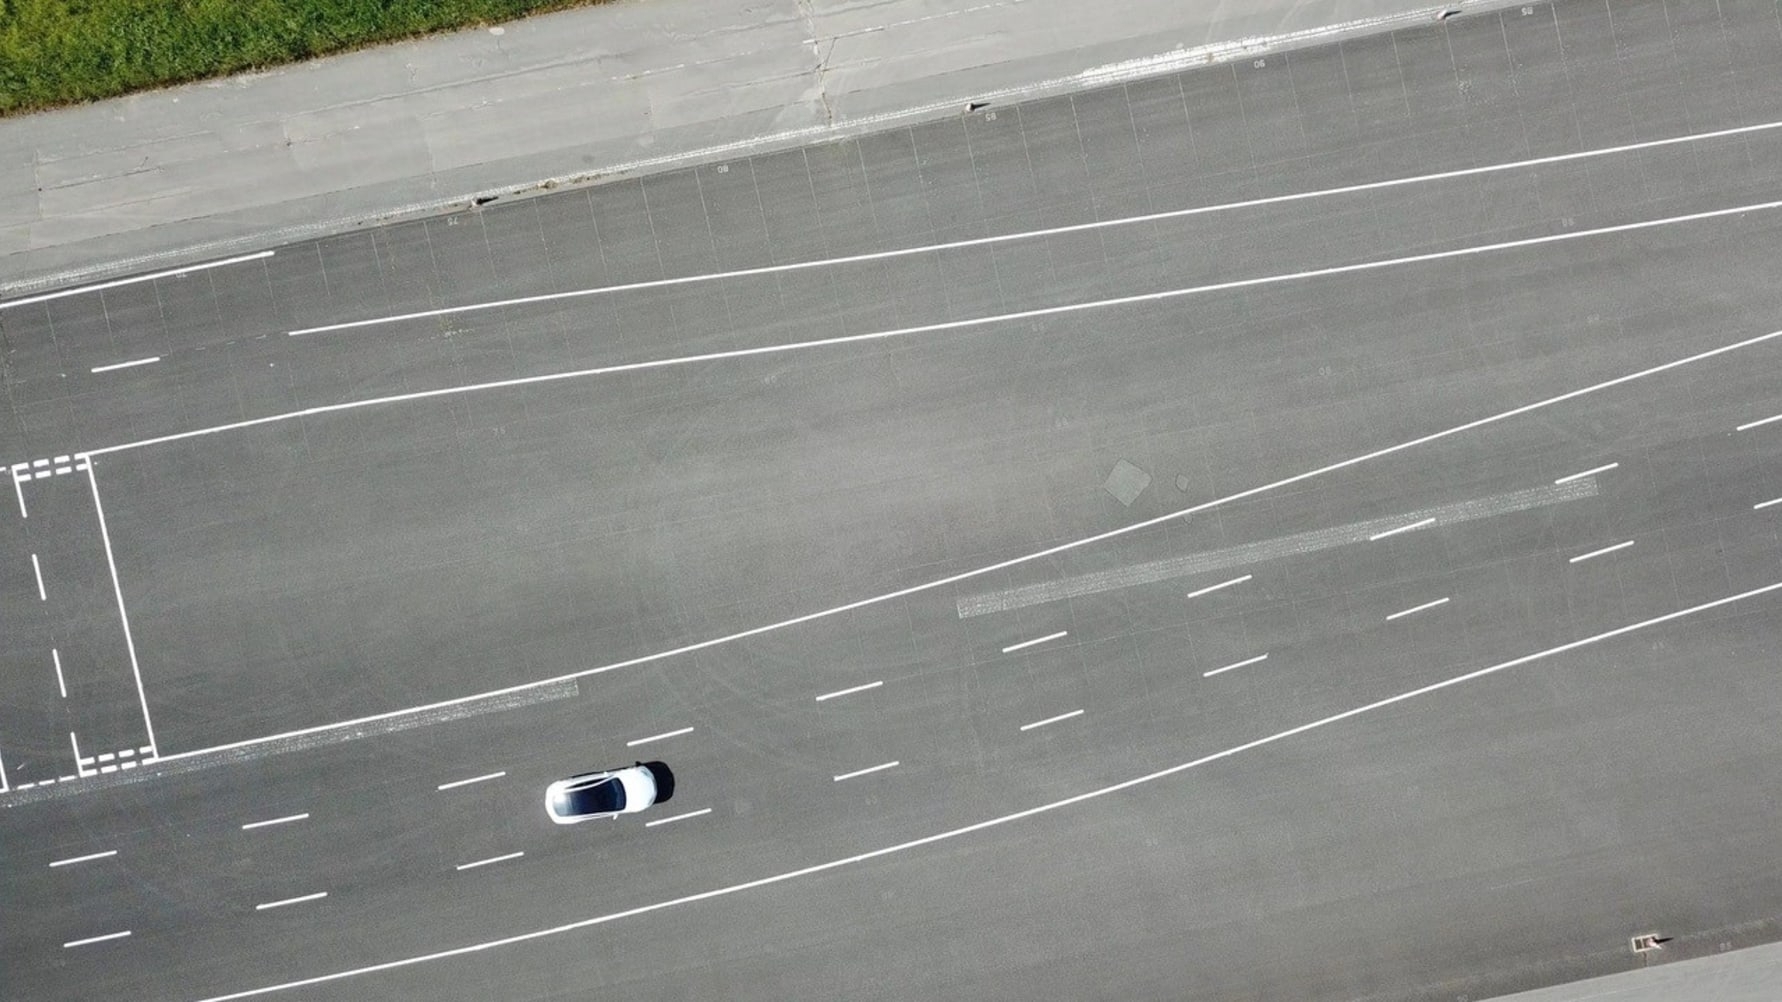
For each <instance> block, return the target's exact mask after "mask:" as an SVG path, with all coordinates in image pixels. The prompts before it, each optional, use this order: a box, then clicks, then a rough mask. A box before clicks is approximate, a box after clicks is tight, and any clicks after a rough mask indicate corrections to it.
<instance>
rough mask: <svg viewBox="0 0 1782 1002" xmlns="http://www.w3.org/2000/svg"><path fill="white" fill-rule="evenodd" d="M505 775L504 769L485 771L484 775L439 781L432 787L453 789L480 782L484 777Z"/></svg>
mask: <svg viewBox="0 0 1782 1002" xmlns="http://www.w3.org/2000/svg"><path fill="white" fill-rule="evenodd" d="M505 775H507V772H506V771H505V770H503V771H501V772H491V773H487V774H486V775H482V776H472V777H470V778H469V779H454V780H452V781H451V782H450V783H441V784H439V785H438V786H436V787H434V789H436V790H450V789H454V788H456V787H460V786H469V785H470V784H472V783H481V782H482V781H484V780H486V779H500V778H501V777H503V776H505Z"/></svg>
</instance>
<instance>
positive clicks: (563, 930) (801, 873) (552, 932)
mask: <svg viewBox="0 0 1782 1002" xmlns="http://www.w3.org/2000/svg"><path fill="white" fill-rule="evenodd" d="M1776 591H1782V581H1777V582H1774V583H1771V584H1767V585H1764V586H1763V587H1761V588H1753V589H1751V590H1750V591H1744V592H1740V593H1738V594H1736V595H1725V596H1722V597H1720V598H1717V599H1713V600H1712V601H1708V602H1703V603H1701V604H1699V605H1693V606H1690V607H1689V608H1687V609H1678V610H1675V611H1673V612H1668V613H1665V614H1664V615H1662V616H1655V617H1653V618H1651V619H1646V620H1641V621H1640V622H1638V623H1629V624H1627V625H1625V626H1618V627H1616V628H1614V629H1612V630H1607V631H1605V632H1602V633H1598V634H1595V635H1593V636H1589V637H1583V638H1581V639H1578V640H1573V641H1570V642H1568V643H1564V644H1560V645H1559V646H1557V647H1549V648H1547V649H1546V650H1543V651H1535V652H1534V653H1532V654H1524V655H1522V656H1520V657H1516V658H1511V659H1510V660H1508V661H1500V662H1498V663H1497V664H1494V665H1487V666H1486V667H1484V668H1478V669H1475V670H1473V671H1470V672H1466V673H1465V674H1461V675H1455V676H1454V677H1452V678H1445V679H1443V680H1441V681H1440V682H1432V683H1430V684H1429V685H1426V686H1423V687H1421V688H1418V689H1410V690H1407V691H1405V692H1401V693H1399V694H1397V695H1395V696H1387V697H1386V698H1384V699H1377V700H1374V701H1373V702H1371V703H1364V704H1362V705H1361V706H1357V707H1353V708H1351V709H1347V710H1344V711H1342V712H1341V713H1333V714H1331V715H1330V716H1328V717H1321V718H1319V719H1317V720H1313V721H1310V722H1308V723H1304V724H1299V725H1297V726H1295V727H1289V728H1287V729H1286V730H1284V731H1276V732H1275V733H1273V734H1270V735H1267V736H1266V737H1260V738H1256V739H1254V740H1252V741H1246V742H1244V743H1243V744H1239V745H1233V746H1232V747H1230V748H1226V749H1223V750H1221V751H1216V752H1213V753H1211V754H1208V755H1202V756H1201V757H1199V758H1196V759H1190V760H1188V761H1186V762H1180V763H1177V764H1176V765H1172V766H1169V767H1168V768H1164V769H1158V770H1156V771H1155V772H1150V773H1146V774H1145V775H1142V776H1134V777H1133V778H1131V779H1126V780H1122V781H1120V782H1118V783H1113V784H1110V785H1108V786H1103V787H1099V788H1097V789H1093V790H1085V791H1084V792H1082V793H1076V794H1072V795H1071V796H1068V797H1063V798H1060V799H1058V800H1053V801H1048V802H1046V803H1042V804H1036V805H1034V806H1033V807H1028V808H1024V809H1022V810H1019V811H1013V812H1011V813H1008V814H1003V815H998V816H996V817H991V818H985V819H984V820H982V821H974V822H972V823H971V824H967V825H961V826H959V827H957V828H949V829H947V830H945V831H939V832H935V833H933V834H930V835H923V836H921V837H920V838H913V839H909V840H907V841H904V842H897V843H893V844H891V845H887V846H881V847H880V848H877V849H872V850H869V851H867V852H862V853H856V854H855V855H852V856H840V857H836V858H833V859H827V860H824V861H823V862H821V863H813V864H811V865H809V866H803V867H799V868H797V869H793V870H782V871H780V872H778V873H772V874H769V875H767V876H765V877H757V878H755V879H753V880H745V881H740V882H738V883H734V884H725V885H722V886H719V887H714V888H711V889H709V890H704V891H696V892H694V893H692V894H683V895H681V896H679V897H674V898H664V899H661V900H658V901H652V902H649V903H647V904H642V905H636V906H633V907H631V908H627V909H624V910H622V911H616V912H608V913H606V914H603V915H594V916H590V917H588V918H584V919H577V920H575V921H572V922H563V923H560V924H558V925H554V926H547V927H544V928H540V929H531V930H528V931H526V932H521V933H515V934H513V935H509V936H504V937H501V938H499V939H490V940H484V941H482V942H478V943H468V944H464V945H462V946H454V947H451V948H449V949H445V950H437V951H434V952H432V953H418V954H410V955H408V956H406V957H399V958H397V959H395V960H386V961H382V962H380V963H375V964H365V965H363V966H360V967H350V968H343V969H340V970H336V971H330V972H328V973H326V974H314V975H310V976H309V977H305V978H299V979H296V980H292V981H280V982H274V983H271V984H263V985H259V986H257V987H254V988H246V989H242V990H239V991H233V992H227V993H225V994H222V995H212V996H208V997H206V998H203V999H199V1000H197V1002H235V1000H236V999H245V998H253V997H256V996H260V995H270V994H272V993H274V992H284V991H290V990H291V989H293V988H308V987H310V986H312V985H321V984H330V983H332V982H335V981H344V980H346V979H348V978H357V977H363V976H364V975H367V974H375V973H378V972H380V971H393V970H399V969H401V968H404V967H414V966H416V965H418V964H425V963H429V962H431V961H435V960H446V959H448V958H452V957H463V956H467V955H469V954H473V953H481V952H484V951H488V950H494V949H498V948H501V947H505V946H513V945H516V944H519V943H530V942H533V941H535V940H541V939H548V938H552V937H556V936H562V935H565V934H568V933H571V932H577V931H580V930H582V929H591V928H593V927H595V926H600V925H608V924H611V923H613V922H619V921H622V920H624V919H629V918H636V917H637V916H639V915H650V914H654V913H656V912H660V911H667V910H668V909H670V908H679V907H683V906H686V905H691V904H697V903H699V902H701V901H711V900H714V899H717V898H725V897H732V896H735V895H737V894H741V893H743V892H745V891H752V890H755V889H756V888H759V887H771V886H773V885H775V884H783V883H787V882H788V881H792V880H796V879H798V878H800V877H808V876H813V875H815V874H819V873H828V872H830V871H833V870H839V869H842V868H843V867H848V866H857V865H859V864H861V863H866V862H870V861H872V860H875V859H883V858H885V857H888V856H893V855H897V854H899V853H906V852H909V851H911V850H913V849H920V848H922V847H924V846H930V845H935V844H938V843H941V842H948V841H952V840H954V839H958V838H962V837H964V836H967V835H972V834H975V833H977V832H981V831H987V830H989V829H992V828H1001V827H1003V826H1005V825H1009V824H1013V823H1014V822H1017V821H1024V820H1026V819H1028V818H1032V817H1037V816H1039V815H1042V814H1050V813H1053V812H1055V811H1059V810H1063V809H1064V808H1067V807H1074V806H1075V805H1077V804H1082V803H1087V802H1088V801H1091V800H1099V799H1101V798H1103V797H1108V796H1112V795H1114V794H1116V793H1120V792H1122V791H1125V790H1130V789H1133V788H1134V787H1139V786H1146V785H1149V784H1151V783H1155V782H1157V781H1158V780H1161V779H1167V778H1169V777H1171V776H1176V775H1180V774H1181V773H1184V772H1188V771H1189V770H1191V769H1198V768H1201V767H1202V766H1206V765H1210V764H1212V763H1214V762H1219V761H1223V760H1224V759H1228V758H1233V757H1235V756H1237V755H1241V754H1243V753H1245V752H1248V751H1252V750H1254V749H1257V748H1263V747H1266V746H1268V745H1272V744H1276V743H1278V742H1281V741H1285V740H1287V739H1288V738H1293V737H1297V736H1299V735H1301V734H1305V733H1307V732H1308V731H1315V730H1317V729H1319V728H1321V727H1329V726H1330V725H1332V724H1338V723H1341V722H1343V721H1345V720H1349V719H1352V718H1355V717H1359V716H1362V715H1364V714H1367V713H1372V712H1374V711H1375V710H1381V709H1384V708H1386V707H1388V706H1396V705H1398V704H1399V703H1403V702H1405V701H1407V700H1412V699H1418V698H1420V697H1423V696H1427V695H1429V694H1430V693H1432V692H1440V691H1441V690H1443V689H1448V688H1452V687H1454V686H1457V685H1463V684H1465V683H1467V682H1471V681H1473V680H1475V679H1480V678H1484V677H1486V676H1488V675H1495V674H1497V673H1498V672H1502V671H1507V670H1509V669H1511V668H1516V667H1519V666H1521V665H1525V664H1530V663H1532V662H1535V661H1541V660H1545V659H1547V658H1551V657H1556V656H1558V655H1560V654H1565V653H1567V652H1569V651H1575V650H1578V649H1579V648H1582V647H1588V646H1590V645H1591V644H1598V643H1602V642H1603V641H1605V640H1612V639H1614V638H1616V637H1620V636H1625V635H1627V634H1629V633H1635V632H1638V631H1640V630H1646V629H1650V628H1652V627H1654V626H1659V625H1661V624H1664V623H1669V622H1673V621H1675V620H1679V619H1684V618H1686V617H1689V616H1694V615H1698V614H1700V613H1703V612H1707V611H1708V610H1710V609H1717V608H1720V607H1721V606H1725V605H1731V604H1733V603H1735V602H1744V601H1749V600H1750V599H1753V598H1757V597H1758V596H1760V595H1767V594H1770V593H1771V592H1776ZM361 994H363V993H361Z"/></svg>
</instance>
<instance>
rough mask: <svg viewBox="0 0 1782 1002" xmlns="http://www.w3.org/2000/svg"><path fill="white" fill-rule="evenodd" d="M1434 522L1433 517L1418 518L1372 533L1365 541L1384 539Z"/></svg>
mask: <svg viewBox="0 0 1782 1002" xmlns="http://www.w3.org/2000/svg"><path fill="white" fill-rule="evenodd" d="M1434 524H1435V519H1433V518H1425V519H1419V520H1418V521H1415V522H1412V523H1411V524H1410V525H1401V526H1399V527H1398V528H1396V529H1387V530H1386V531H1385V532H1376V533H1374V534H1373V535H1371V536H1369V537H1367V541H1368V542H1370V543H1372V542H1377V541H1379V540H1382V539H1385V538H1386V537H1388V536H1396V535H1398V534H1399V533H1401V532H1410V531H1412V530H1414V529H1421V528H1423V527H1424V526H1426V525H1434Z"/></svg>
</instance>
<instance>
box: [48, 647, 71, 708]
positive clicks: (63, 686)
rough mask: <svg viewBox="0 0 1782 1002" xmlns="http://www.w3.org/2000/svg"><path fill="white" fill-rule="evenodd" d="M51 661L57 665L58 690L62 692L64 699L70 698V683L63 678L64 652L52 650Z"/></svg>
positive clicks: (52, 648)
mask: <svg viewBox="0 0 1782 1002" xmlns="http://www.w3.org/2000/svg"><path fill="white" fill-rule="evenodd" d="M50 660H52V661H54V662H55V663H56V688H57V689H59V690H61V693H62V698H63V699H67V698H68V683H67V682H66V681H65V680H64V679H63V678H62V652H61V651H59V650H57V649H55V648H54V647H51V648H50Z"/></svg>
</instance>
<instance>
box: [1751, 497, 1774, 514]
mask: <svg viewBox="0 0 1782 1002" xmlns="http://www.w3.org/2000/svg"><path fill="white" fill-rule="evenodd" d="M1779 504H1782V498H1771V499H1769V500H1768V501H1759V502H1758V503H1756V504H1754V505H1752V506H1751V510H1752V511H1762V510H1764V509H1765V508H1773V507H1775V506H1776V505H1779Z"/></svg>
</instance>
